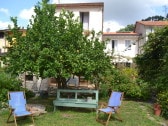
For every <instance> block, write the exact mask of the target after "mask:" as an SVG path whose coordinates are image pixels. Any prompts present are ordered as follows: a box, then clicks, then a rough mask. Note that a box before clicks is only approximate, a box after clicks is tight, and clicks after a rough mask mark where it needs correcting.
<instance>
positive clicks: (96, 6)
mask: <svg viewBox="0 0 168 126" xmlns="http://www.w3.org/2000/svg"><path fill="white" fill-rule="evenodd" d="M62 9H64V10H69V11H72V12H73V13H74V16H75V17H76V18H79V21H80V22H81V23H82V24H83V29H84V31H88V30H89V31H91V30H94V31H95V32H96V33H98V32H100V31H101V32H102V31H103V19H104V17H103V16H104V14H103V13H104V3H103V2H98V3H68V4H56V12H58V13H59V12H60V11H61V10H62Z"/></svg>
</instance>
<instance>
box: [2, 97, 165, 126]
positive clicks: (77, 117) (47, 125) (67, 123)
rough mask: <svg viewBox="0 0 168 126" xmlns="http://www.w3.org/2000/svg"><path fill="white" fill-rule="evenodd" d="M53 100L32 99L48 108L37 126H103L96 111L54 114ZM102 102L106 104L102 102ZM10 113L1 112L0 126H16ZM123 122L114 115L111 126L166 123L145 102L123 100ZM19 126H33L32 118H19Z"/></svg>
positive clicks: (65, 109)
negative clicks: (97, 117)
mask: <svg viewBox="0 0 168 126" xmlns="http://www.w3.org/2000/svg"><path fill="white" fill-rule="evenodd" d="M52 101H53V98H46V99H40V98H38V99H31V100H28V103H35V104H43V105H45V106H46V111H47V113H46V114H43V115H40V116H36V117H34V121H35V126H102V124H100V123H99V122H97V121H96V111H95V110H92V109H85V108H70V107H59V108H58V109H57V110H56V112H53V105H52ZM100 102H105V100H101V101H100ZM8 115H9V111H8V110H1V111H0V126H14V122H13V117H11V118H10V120H11V122H10V123H6V120H7V118H8ZM120 115H121V117H122V119H123V122H120V121H119V120H117V119H116V118H115V116H114V115H113V116H112V118H111V119H110V121H109V126H160V125H163V124H166V121H165V120H164V119H163V118H161V117H158V116H155V115H154V114H153V109H152V105H151V104H149V103H144V102H137V101H128V100H123V102H122V106H121V109H120ZM17 122H18V126H32V120H31V118H30V117H26V118H18V121H17Z"/></svg>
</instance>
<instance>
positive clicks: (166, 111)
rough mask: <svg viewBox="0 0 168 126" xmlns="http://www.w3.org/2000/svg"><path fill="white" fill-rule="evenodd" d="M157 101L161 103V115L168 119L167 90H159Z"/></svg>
mask: <svg viewBox="0 0 168 126" xmlns="http://www.w3.org/2000/svg"><path fill="white" fill-rule="evenodd" d="M157 103H159V104H160V105H161V109H162V116H163V117H164V118H166V119H168V90H165V91H163V92H160V93H159V94H158V95H157Z"/></svg>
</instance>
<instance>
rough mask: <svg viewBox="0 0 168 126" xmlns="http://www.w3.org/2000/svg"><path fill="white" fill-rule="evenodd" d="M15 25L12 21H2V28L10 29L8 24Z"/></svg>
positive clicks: (0, 23) (0, 25)
mask: <svg viewBox="0 0 168 126" xmlns="http://www.w3.org/2000/svg"><path fill="white" fill-rule="evenodd" d="M9 25H10V26H11V27H13V23H12V22H2V21H0V29H8V26H9Z"/></svg>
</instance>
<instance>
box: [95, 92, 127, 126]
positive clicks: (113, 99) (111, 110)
mask: <svg viewBox="0 0 168 126" xmlns="http://www.w3.org/2000/svg"><path fill="white" fill-rule="evenodd" d="M123 95H124V93H123V92H116V91H112V93H111V96H110V98H109V101H108V105H107V106H106V107H104V105H101V107H100V109H98V110H97V117H96V120H97V121H98V122H101V123H103V124H105V125H106V126H107V125H108V123H109V120H110V117H111V115H112V114H116V115H117V116H118V117H119V108H120V106H121V102H122V99H123ZM100 112H103V113H105V114H108V118H107V120H106V121H102V120H100V118H99V114H100ZM118 119H119V120H120V121H122V119H121V118H120V117H119V118H118Z"/></svg>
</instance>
